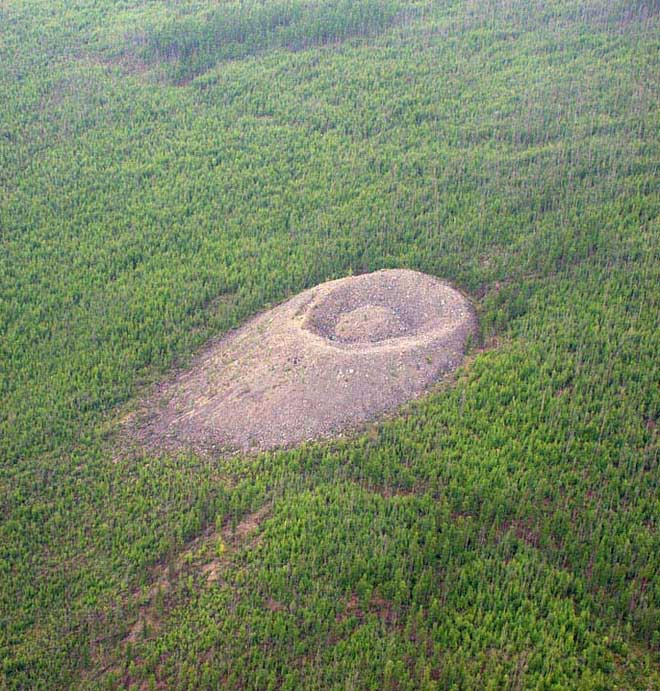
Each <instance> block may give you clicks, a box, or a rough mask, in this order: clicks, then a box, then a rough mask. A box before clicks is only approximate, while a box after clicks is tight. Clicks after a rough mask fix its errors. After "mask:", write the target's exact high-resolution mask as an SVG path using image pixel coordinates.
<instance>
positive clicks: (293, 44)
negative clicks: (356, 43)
mask: <svg viewBox="0 0 660 691" xmlns="http://www.w3.org/2000/svg"><path fill="white" fill-rule="evenodd" d="M402 9H403V3H400V2H397V0H360V2H352V1H351V0H323V1H322V2H304V1H302V2H301V1H300V0H286V1H285V2H282V1H279V2H277V1H275V2H265V3H261V2H256V3H243V2H239V3H222V4H220V5H218V6H216V7H214V8H213V9H212V10H210V11H209V12H206V13H204V14H201V15H199V14H194V15H184V16H183V17H178V18H176V19H174V20H172V21H170V22H169V23H167V24H165V26H162V27H158V28H156V29H154V30H153V31H152V32H150V33H149V34H147V35H146V36H145V37H144V38H142V39H139V40H138V43H141V42H144V44H145V45H144V47H143V48H141V49H139V50H138V54H139V55H140V56H141V57H142V58H143V59H146V60H148V61H153V60H165V61H167V62H170V63H174V66H173V67H172V68H171V71H170V73H171V75H172V77H173V78H174V79H175V80H177V81H180V80H182V79H189V78H191V77H194V76H195V75H197V74H200V73H201V72H204V71H205V70H208V69H209V68H210V67H213V65H215V64H216V63H218V62H219V61H221V60H230V59H236V58H243V57H246V56H249V55H255V54H257V53H260V52H263V51H264V50H268V49H273V48H286V49H288V50H301V49H304V48H309V47H311V46H323V45H326V44H329V43H338V42H340V41H343V40H345V39H346V38H349V37H351V36H357V35H359V36H363V37H364V36H370V35H373V34H376V33H379V32H381V31H383V30H384V29H385V28H386V27H388V26H389V25H391V24H392V23H393V22H394V21H395V19H396V18H397V17H398V16H400V17H401V18H403V17H404V16H406V17H407V18H409V17H410V16H411V15H410V13H406V15H404V14H403V12H402Z"/></svg>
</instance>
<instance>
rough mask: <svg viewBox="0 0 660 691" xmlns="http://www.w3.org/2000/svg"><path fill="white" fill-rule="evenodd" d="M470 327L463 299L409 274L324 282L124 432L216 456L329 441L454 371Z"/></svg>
mask: <svg viewBox="0 0 660 691" xmlns="http://www.w3.org/2000/svg"><path fill="white" fill-rule="evenodd" d="M475 327H476V319H475V316H474V312H473V310H472V307H471V305H470V303H469V301H468V300H467V299H466V298H465V297H464V296H463V295H461V294H460V293H459V292H458V291H456V290H455V289H453V288H452V287H451V286H449V285H447V284H446V283H443V282H442V281H440V280H438V279H436V278H434V277H432V276H428V275H426V274H422V273H418V272H416V271H407V270H387V271H378V272H375V273H372V274H364V275H361V276H356V277H349V278H343V279H339V280H336V281H330V282H328V283H323V284H321V285H319V286H317V287H316V288H312V289H310V290H306V291H304V292H303V293H300V294H299V295H297V296H296V297H294V298H292V299H291V300H288V301H287V302H285V303H283V304H281V305H279V306H278V307H275V308H274V309H272V310H270V311H268V312H264V313H262V314H260V315H258V316H257V317H255V318H254V319H252V320H251V321H249V322H248V323H247V324H245V325H244V326H243V327H242V328H240V329H238V330H237V331H234V332H232V333H230V334H228V335H227V336H226V337H225V338H223V339H222V340H221V341H219V342H217V343H215V344H214V345H213V346H211V347H210V348H209V349H208V350H207V351H206V352H204V353H202V355H200V356H199V357H198V358H197V360H196V362H195V363H194V364H193V366H192V368H191V369H189V370H188V371H186V372H183V373H181V374H180V375H178V376H177V377H175V378H174V379H172V380H171V381H169V382H166V383H164V384H162V385H161V386H160V387H159V389H158V390H157V392H156V393H155V394H154V395H153V396H152V397H151V398H150V399H149V400H147V401H145V402H144V407H143V410H142V412H141V414H139V415H137V416H136V417H135V419H134V420H132V421H130V423H129V424H128V427H129V428H130V429H131V432H132V434H133V436H134V437H136V438H137V439H138V441H139V442H140V444H141V445H143V446H146V447H147V448H150V449H154V448H156V449H164V450H179V449H185V448H193V449H195V450H198V451H199V450H211V451H216V452H217V451H221V450H223V449H240V450H244V451H245V450H250V449H253V450H262V449H269V448H274V447H279V446H288V445H291V444H295V443H299V442H302V441H306V440H311V439H314V438H317V437H319V436H324V435H331V434H337V433H340V432H341V431H343V430H346V429H347V428H352V427H356V426H358V425H361V424H362V423H364V422H366V421H368V420H372V419H374V418H376V417H378V416H379V415H381V414H382V413H385V412H387V411H391V410H393V409H395V408H396V407H398V406H399V405H401V404H402V403H403V402H405V401H407V400H409V399H411V398H414V397H416V396H418V395H419V394H420V393H422V392H423V391H424V390H425V389H426V388H427V387H428V386H429V385H430V384H431V383H432V382H433V381H435V380H436V379H437V378H438V377H440V376H441V375H443V374H445V373H447V372H449V371H451V370H453V369H455V368H456V367H458V365H459V364H460V363H461V361H462V359H463V351H464V348H465V342H466V339H467V337H468V335H469V334H471V333H473V332H474V330H475Z"/></svg>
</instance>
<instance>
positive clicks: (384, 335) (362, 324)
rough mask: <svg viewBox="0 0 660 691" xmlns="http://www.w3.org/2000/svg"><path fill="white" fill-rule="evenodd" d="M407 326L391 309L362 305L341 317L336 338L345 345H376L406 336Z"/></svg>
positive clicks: (335, 332) (381, 306) (336, 330)
mask: <svg viewBox="0 0 660 691" xmlns="http://www.w3.org/2000/svg"><path fill="white" fill-rule="evenodd" d="M405 333H406V325H405V323H404V322H403V321H402V320H401V317H399V315H398V314H397V313H396V312H395V311H394V310H393V309H391V308H390V307H385V306H384V305H370V304H367V305H362V306H360V307H356V308H355V309H353V310H350V311H349V312H343V313H342V314H340V315H339V317H338V319H337V323H336V324H335V329H334V336H335V338H336V339H337V340H339V341H342V342H344V343H374V342H378V341H384V340H386V339H388V338H397V337H398V336H404V335H405Z"/></svg>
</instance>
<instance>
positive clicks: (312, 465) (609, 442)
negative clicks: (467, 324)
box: [0, 0, 660, 689]
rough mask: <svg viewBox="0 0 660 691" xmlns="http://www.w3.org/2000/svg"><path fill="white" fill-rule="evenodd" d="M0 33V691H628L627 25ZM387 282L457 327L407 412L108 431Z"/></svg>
mask: <svg viewBox="0 0 660 691" xmlns="http://www.w3.org/2000/svg"><path fill="white" fill-rule="evenodd" d="M346 7H349V9H348V10H346ZM345 10H346V11H345ZM0 13H1V16H0V87H1V92H2V94H3V98H2V99H0V247H1V248H2V253H1V255H0V401H1V405H0V455H1V458H2V462H1V464H0V508H1V509H2V517H3V518H2V523H1V524H0V546H1V550H0V661H1V666H0V686H3V687H8V688H16V689H19V688H43V689H53V688H71V687H78V688H85V689H86V688H95V687H98V688H116V687H121V686H127V685H131V684H144V688H153V687H157V686H158V685H159V684H160V685H161V687H162V686H163V685H164V686H166V687H168V688H214V687H217V686H219V685H223V684H224V685H225V686H228V687H230V688H253V689H265V688H290V689H298V688H317V689H321V688H323V689H325V688H337V689H344V688H350V687H353V688H360V689H363V688H377V689H381V688H400V689H404V688H405V689H419V688H422V689H435V688H447V689H451V688H462V689H471V688H474V689H482V688H493V689H495V688H502V689H506V688H533V689H546V688H547V689H551V688H562V689H564V688H578V689H609V688H631V689H632V688H657V687H658V686H659V685H660V681H659V678H658V658H657V651H658V645H660V630H659V629H658V622H659V621H660V614H659V608H660V576H659V573H660V561H659V559H658V554H660V540H659V538H658V516H660V493H659V491H658V488H659V469H658V451H659V448H660V447H659V442H658V432H657V430H658V414H659V409H660V391H659V389H658V382H659V381H660V370H659V362H660V358H659V357H658V354H659V353H660V290H659V288H658V286H659V285H660V193H659V190H660V168H659V166H658V161H660V140H659V138H658V132H659V131H660V116H659V113H660V58H659V56H660V41H659V38H658V37H659V36H660V31H659V29H660V25H659V23H658V22H659V20H658V8H657V3H653V2H646V3H637V2H636V3H625V2H612V3H610V2H605V1H604V0H603V1H602V2H601V1H599V0H585V1H584V2H582V1H580V2H578V1H575V2H523V1H522V0H521V1H520V2H518V0H512V1H511V2H495V0H493V1H487V2H483V3H472V2H457V3H434V4H430V3H429V4H426V5H425V4H421V3H420V4H419V5H414V6H411V5H410V4H408V3H391V4H388V3H371V2H369V1H368V0H366V1H365V2H360V1H358V2H354V3H350V5H349V6H345V5H344V3H341V2H326V3H321V2H319V3H297V2H292V3H287V4H285V3H253V2H246V3H243V4H241V5H239V4H233V3H232V4H225V3H223V4H218V5H215V6H214V9H209V8H208V5H206V4H203V3H197V2H193V1H192V0H191V1H189V2H183V3H176V4H173V3H165V2H163V3H161V2H150V3H140V2H138V3H117V2H113V3H110V2H98V1H96V2H91V1H89V2H87V1H85V0H81V1H80V2H77V3H75V4H73V5H72V4H71V3H64V2H56V1H54V2H50V3H43V2H37V1H36V0H23V1H22V2H18V1H17V2H12V3H6V6H4V7H3V8H2V10H0ZM136 27H137V30H136ZM136 36H138V37H145V38H144V40H142V39H140V40H136V39H135V37H136ZM348 38H350V39H351V40H346V39H348ZM353 39H354V40H353ZM340 42H341V45H334V44H338V43H340ZM330 44H332V45H330ZM289 49H292V50H289ZM248 56H251V59H245V60H234V59H232V58H237V57H248ZM163 74H165V76H166V77H168V79H166V80H163V79H160V77H162V76H163ZM192 77H196V78H195V79H193V80H192V81H189V80H190V79H191V78H192ZM172 79H173V80H175V82H176V83H177V84H179V86H175V85H174V84H173V83H172V81H171V80H172ZM181 84H185V85H184V86H181ZM394 266H404V267H411V268H417V269H420V270H423V271H428V272H431V273H434V274H438V275H440V276H442V277H444V278H447V279H449V280H452V281H453V282H454V283H455V284H456V285H457V286H458V287H460V288H461V289H463V290H465V291H467V292H469V293H470V294H471V295H472V296H473V298H474V301H475V304H476V307H477V309H478V312H479V316H480V325H481V332H480V334H479V336H478V338H477V339H475V342H474V343H473V351H472V353H471V354H470V356H469V359H468V361H467V363H466V366H465V367H464V369H463V370H462V371H461V372H460V373H459V374H458V375H457V376H456V378H455V381H452V382H447V383H445V384H442V385H440V386H439V387H438V389H437V390H436V391H434V392H433V394H432V395H430V396H428V397H426V398H424V399H422V400H420V401H417V402H415V403H413V404H411V405H410V406H409V407H408V409H407V410H406V411H405V414H403V415H401V416H398V417H395V418H393V419H391V420H389V421H387V422H385V423H383V424H382V425H380V426H379V427H378V428H374V429H372V430H368V431H365V433H364V434H362V435H358V436H357V437H356V438H353V439H350V440H344V441H338V442H334V443H330V442H328V443H325V444H321V445H318V446H306V447H302V448H299V449H294V450H290V451H287V452H281V453H277V454H266V455H263V456H259V457H256V458H254V457H253V458H244V457H235V458H229V459H200V458H197V457H195V456H194V454H189V455H188V456H182V457H177V458H169V457H151V456H149V455H146V454H143V453H139V452H136V451H133V450H131V449H130V448H129V449H127V448H126V446H127V443H126V440H124V439H118V438H117V422H118V420H119V419H120V418H121V417H122V416H124V415H126V414H128V413H130V412H131V410H133V409H134V408H136V407H138V405H139V403H138V402H137V399H138V398H139V396H140V395H141V393H142V392H143V390H144V389H143V387H146V386H148V385H149V384H150V383H153V382H154V381H157V380H158V379H159V378H160V377H161V376H162V375H163V373H165V372H167V371H168V370H169V369H170V368H171V367H177V366H183V365H185V363H187V362H188V361H189V358H190V356H191V354H192V353H193V352H194V351H195V349H197V348H198V347H200V346H201V345H202V344H203V343H204V342H205V341H206V340H207V339H208V338H209V337H211V336H213V335H215V334H218V333H221V332H223V331H225V330H227V329H229V328H231V327H232V326H235V325H237V324H239V323H241V321H243V320H244V319H246V318H247V317H248V316H249V315H251V314H253V313H254V312H255V311H257V310H259V309H262V308H264V307H266V306H267V305H269V304H272V303H275V302H277V301H280V300H283V299H285V298H286V297H287V296H288V295H291V294H293V293H295V292H297V291H300V290H301V289H303V288H305V287H309V286H311V285H314V284H315V283H318V282H320V281H323V280H326V279H329V278H332V277H338V276H343V275H346V274H348V273H351V272H353V273H356V272H362V271H369V270H375V269H378V268H381V267H394ZM262 507H266V508H265V509H264V512H265V513H264V515H263V516H262V518H261V523H260V525H259V526H257V527H255V528H254V531H253V532H251V533H250V534H249V535H247V536H244V535H243V532H242V528H241V526H242V525H243V524H242V521H245V520H246V517H248V518H249V517H250V516H251V515H252V514H254V513H255V512H257V511H259V510H260V509H261V508H262ZM215 531H219V533H218V534H216V532H215ZM205 540H208V541H209V545H211V546H208V545H207V547H205V548H202V547H200V546H199V545H200V544H201V545H204V544H206V542H205ZM219 540H223V542H222V545H223V549H224V550H225V551H223V549H221V548H220V547H219V546H218V545H219V544H220V542H219ZM205 550H206V551H205ZM212 550H215V551H216V552H217V553H218V554H220V555H221V556H219V557H218V559H219V564H218V570H219V571H218V573H219V577H218V580H217V581H215V582H213V583H212V584H210V585H209V584H208V583H207V575H206V572H205V571H204V570H203V566H204V563H205V562H207V561H209V560H211V559H212V558H214V557H212V556H210V553H211V551H212ZM198 553H199V554H198ZM159 583H160V586H159V587H155V585H156V584H159ZM163 584H165V585H163ZM136 622H137V623H136Z"/></svg>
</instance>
